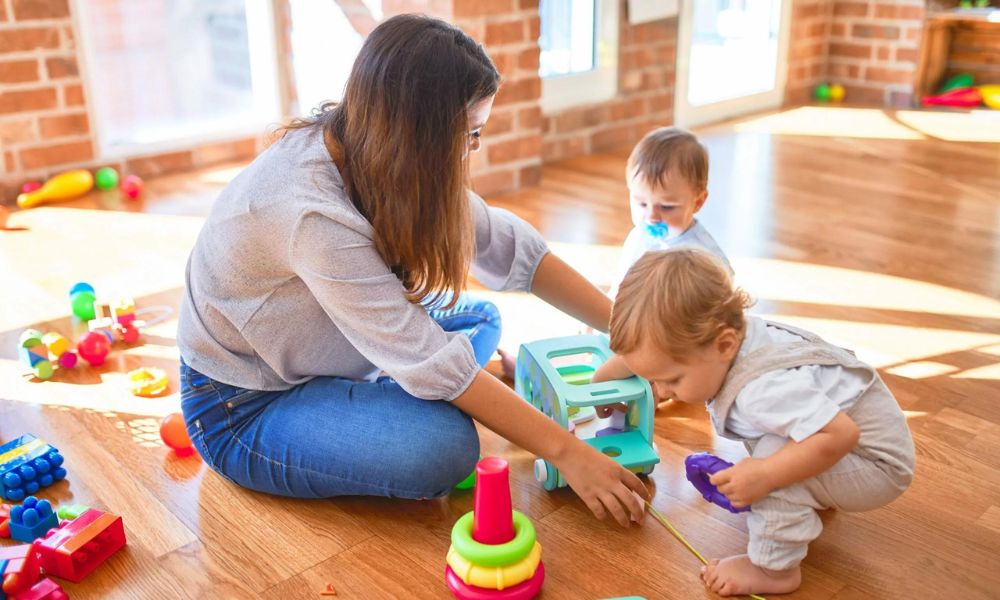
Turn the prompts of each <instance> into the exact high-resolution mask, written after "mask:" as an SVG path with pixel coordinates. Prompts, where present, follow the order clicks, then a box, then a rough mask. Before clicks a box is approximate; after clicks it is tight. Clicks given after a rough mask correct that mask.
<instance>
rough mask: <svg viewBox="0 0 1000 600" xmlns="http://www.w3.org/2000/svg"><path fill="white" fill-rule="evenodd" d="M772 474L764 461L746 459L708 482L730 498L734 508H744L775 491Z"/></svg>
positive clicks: (717, 474)
mask: <svg viewBox="0 0 1000 600" xmlns="http://www.w3.org/2000/svg"><path fill="white" fill-rule="evenodd" d="M770 474H771V472H770V469H769V468H768V466H767V463H766V461H765V460H764V459H760V458H745V459H743V460H741V461H740V462H738V463H737V464H735V465H734V466H732V467H730V468H728V469H723V470H722V471H719V472H718V473H715V474H713V475H712V476H711V477H709V478H708V480H709V481H710V482H711V483H712V485H714V486H715V487H717V488H719V491H720V492H722V493H723V494H725V495H726V498H729V503H730V504H732V505H733V508H743V507H744V506H750V505H751V504H753V503H754V502H756V501H758V500H760V499H761V498H763V497H764V496H766V495H768V494H770V493H771V491H772V490H774V486H773V485H772V484H771V477H770Z"/></svg>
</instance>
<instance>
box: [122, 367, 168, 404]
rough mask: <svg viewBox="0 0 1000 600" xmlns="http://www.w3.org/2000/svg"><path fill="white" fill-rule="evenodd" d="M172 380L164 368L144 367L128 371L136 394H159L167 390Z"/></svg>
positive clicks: (147, 395)
mask: <svg viewBox="0 0 1000 600" xmlns="http://www.w3.org/2000/svg"><path fill="white" fill-rule="evenodd" d="M169 384H170V380H169V379H168V378H167V373H166V372H165V371H164V370H163V369H157V368H155V367H142V368H140V369H136V370H134V371H129V373H128V385H129V388H130V389H131V390H132V393H133V394H135V395H136V396H146V397H151V396H158V395H160V394H162V393H163V392H164V391H166V389H167V386H168V385H169Z"/></svg>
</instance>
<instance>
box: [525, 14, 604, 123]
mask: <svg viewBox="0 0 1000 600" xmlns="http://www.w3.org/2000/svg"><path fill="white" fill-rule="evenodd" d="M539 13H540V16H541V37H540V38H539V40H538V43H539V47H540V48H541V56H540V58H539V69H538V74H539V75H540V76H541V77H542V100H541V104H542V109H543V110H544V111H546V112H555V111H558V110H562V109H565V108H569V107H572V106H577V105H582V104H593V103H595V102H603V101H605V100H610V99H611V98H613V97H614V96H615V94H616V93H617V92H618V2H617V0H541V2H540V4H539Z"/></svg>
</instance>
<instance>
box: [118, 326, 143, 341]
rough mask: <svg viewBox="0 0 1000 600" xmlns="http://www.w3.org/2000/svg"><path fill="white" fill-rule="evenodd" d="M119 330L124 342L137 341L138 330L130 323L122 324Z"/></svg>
mask: <svg viewBox="0 0 1000 600" xmlns="http://www.w3.org/2000/svg"><path fill="white" fill-rule="evenodd" d="M119 331H120V332H121V336H122V341H123V342H125V343H126V344H134V343H136V342H137V341H139V330H138V329H137V328H136V327H133V326H132V325H131V324H129V325H122V327H121V329H120V330H119Z"/></svg>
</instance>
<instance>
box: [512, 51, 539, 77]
mask: <svg viewBox="0 0 1000 600" xmlns="http://www.w3.org/2000/svg"><path fill="white" fill-rule="evenodd" d="M539 54H540V52H539V50H538V48H528V49H527V50H522V51H521V53H520V54H518V55H517V68H518V69H524V70H525V71H535V72H537V71H538V60H539Z"/></svg>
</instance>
